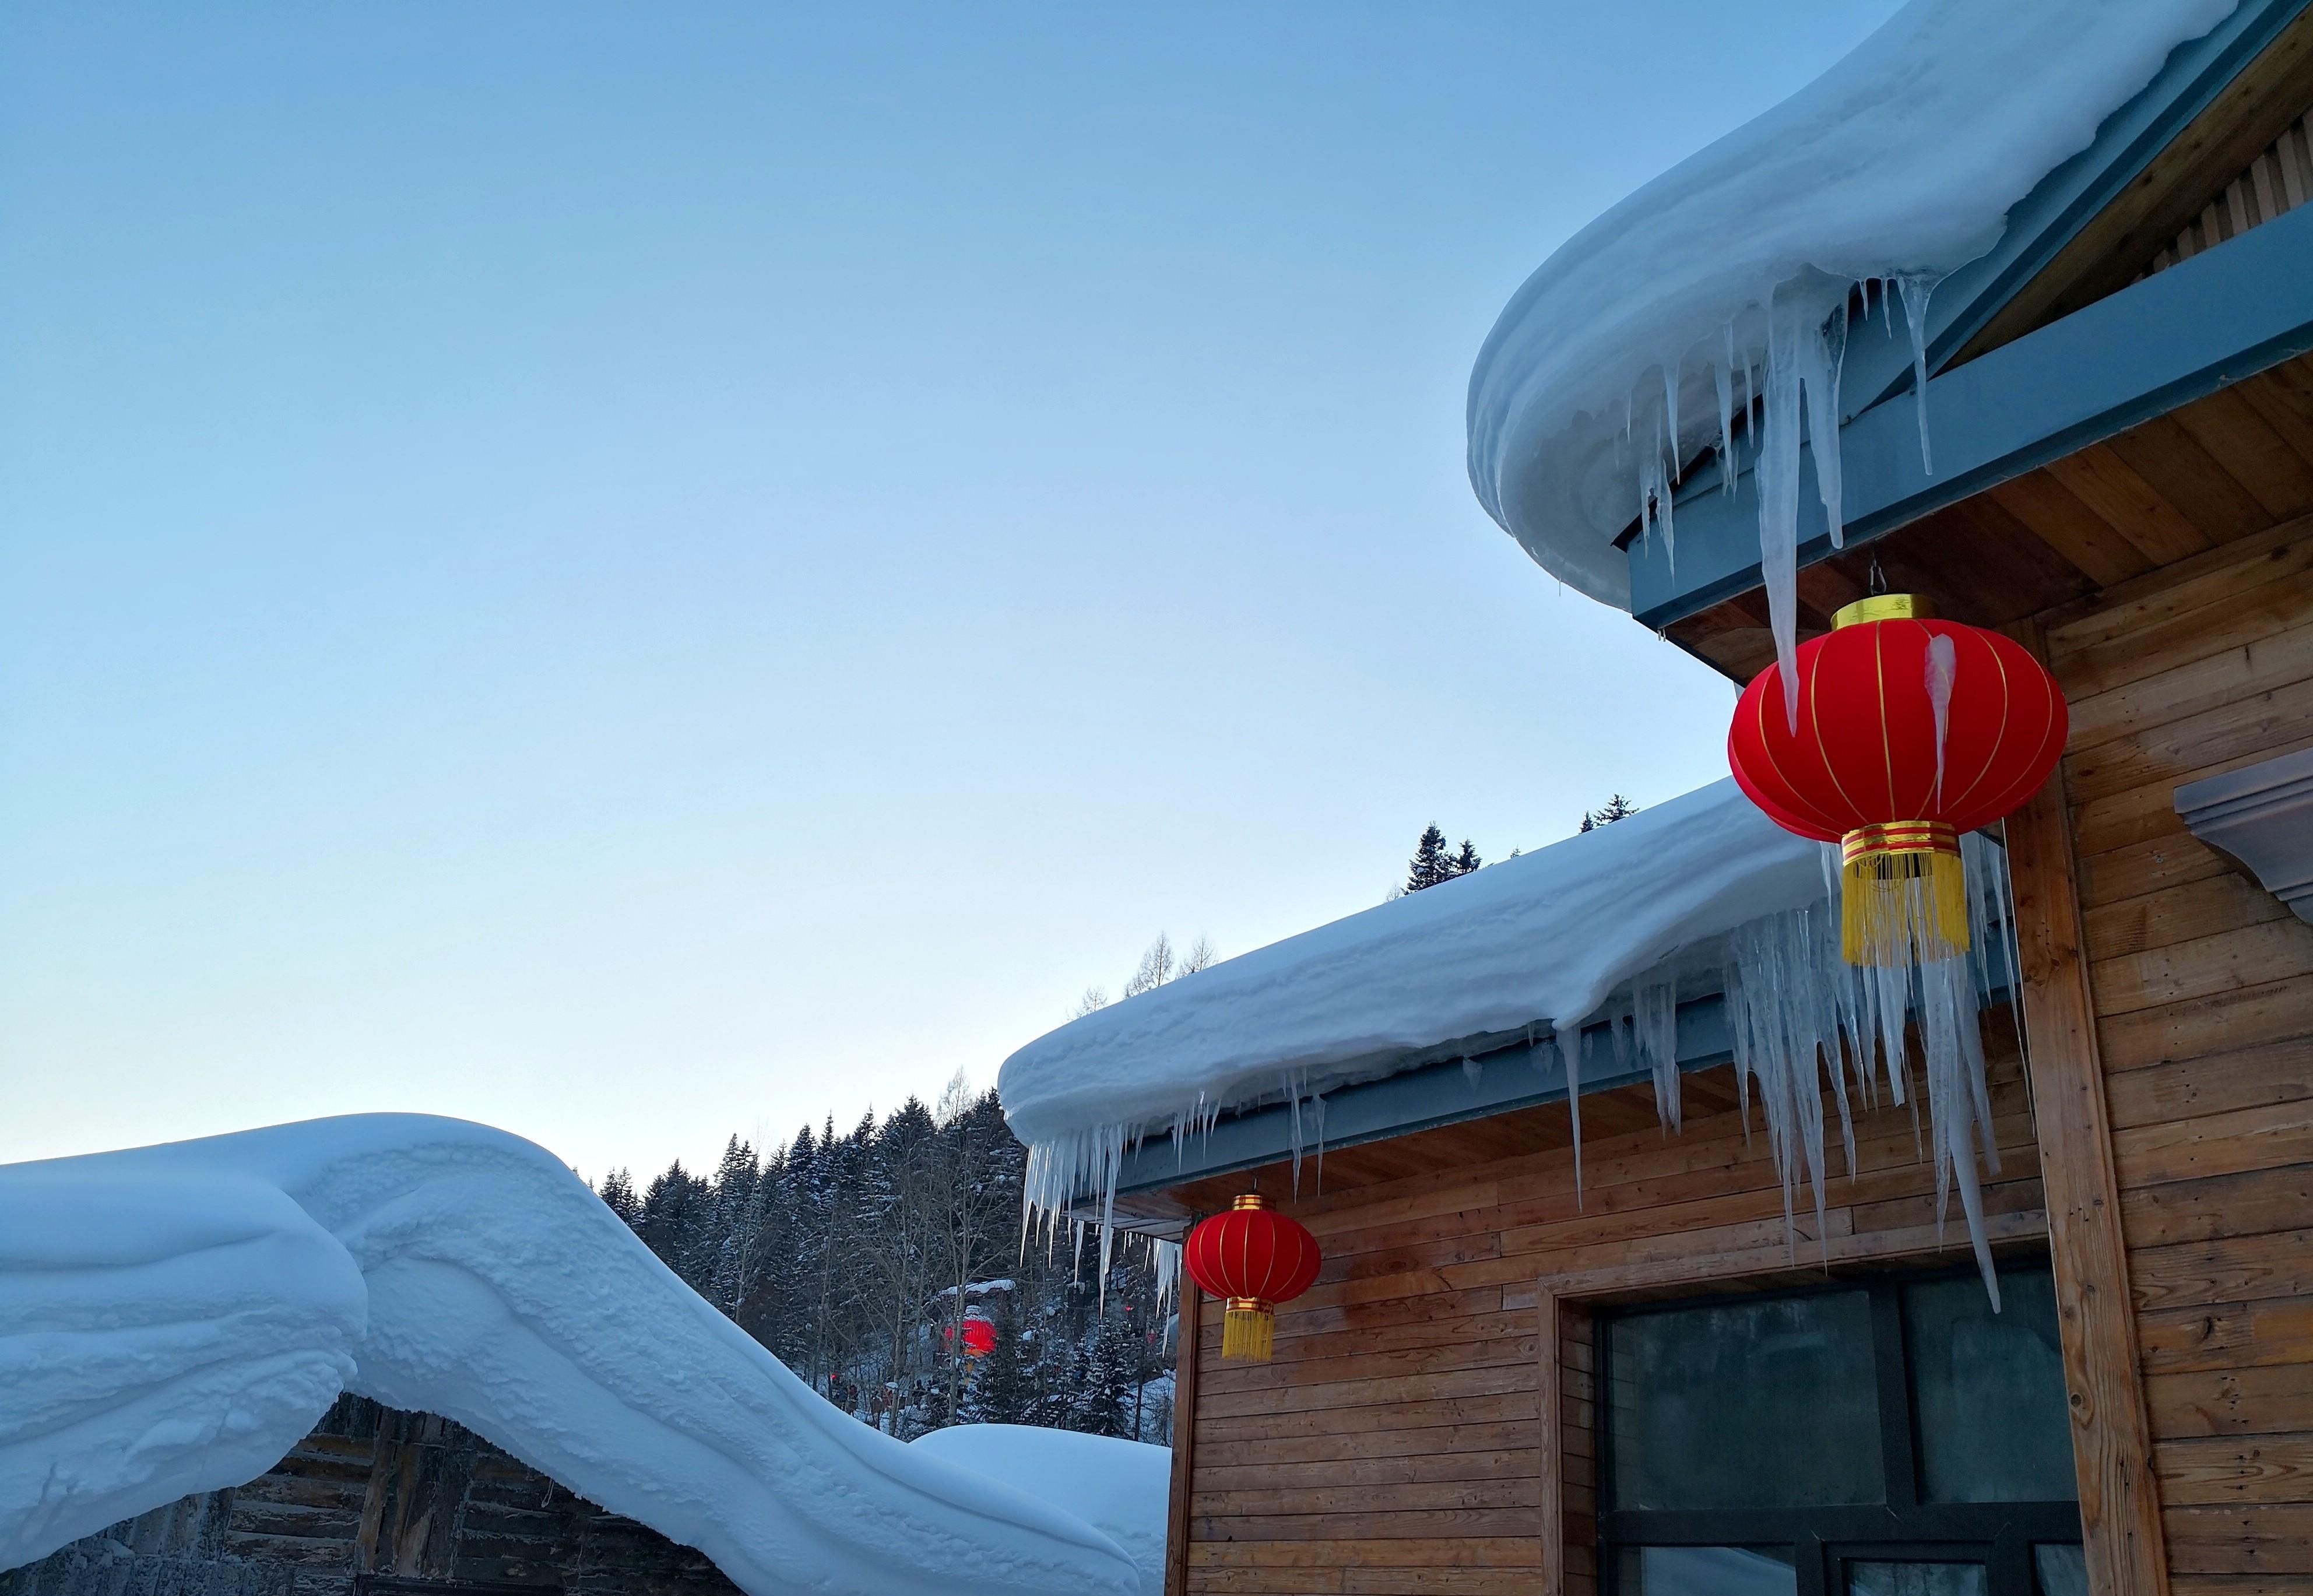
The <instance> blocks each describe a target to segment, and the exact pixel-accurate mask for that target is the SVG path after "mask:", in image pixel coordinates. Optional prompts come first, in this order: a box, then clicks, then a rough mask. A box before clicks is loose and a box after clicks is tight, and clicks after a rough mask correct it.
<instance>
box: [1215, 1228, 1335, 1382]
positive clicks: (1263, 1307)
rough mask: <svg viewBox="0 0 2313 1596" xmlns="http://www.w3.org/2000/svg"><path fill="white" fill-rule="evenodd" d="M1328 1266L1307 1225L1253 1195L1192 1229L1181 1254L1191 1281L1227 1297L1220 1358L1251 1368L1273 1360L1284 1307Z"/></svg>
mask: <svg viewBox="0 0 2313 1596" xmlns="http://www.w3.org/2000/svg"><path fill="white" fill-rule="evenodd" d="M1322 1262H1324V1259H1323V1257H1322V1256H1321V1255H1320V1254H1319V1253H1318V1251H1317V1239H1316V1238H1315V1236H1312V1235H1311V1234H1309V1231H1308V1230H1307V1228H1306V1226H1304V1225H1302V1224H1301V1223H1300V1222H1299V1221H1295V1220H1290V1219H1288V1218H1286V1217H1285V1216H1284V1215H1283V1214H1281V1213H1280V1212H1277V1211H1276V1210H1275V1209H1272V1208H1271V1207H1270V1205H1269V1199H1268V1198H1266V1197H1262V1196H1257V1195H1245V1196H1242V1197H1239V1198H1238V1199H1237V1200H1236V1206H1235V1207H1234V1208H1231V1209H1230V1210H1229V1211H1228V1212H1227V1213H1216V1214H1214V1215H1213V1216H1212V1217H1211V1218H1210V1219H1209V1220H1206V1221H1204V1222H1203V1223H1202V1224H1200V1225H1199V1226H1198V1227H1197V1228H1196V1229H1195V1230H1192V1231H1190V1232H1189V1239H1188V1241H1187V1242H1186V1243H1185V1244H1183V1247H1182V1249H1181V1266H1182V1267H1183V1268H1184V1269H1186V1270H1187V1271H1188V1272H1189V1278H1190V1279H1192V1280H1193V1281H1195V1282H1196V1283H1197V1284H1198V1286H1199V1287H1200V1289H1201V1290H1202V1291H1203V1292H1205V1294H1206V1295H1207V1296H1209V1297H1221V1298H1225V1299H1227V1302H1228V1309H1227V1311H1226V1313H1224V1314H1223V1316H1222V1318H1221V1356H1222V1357H1224V1358H1228V1359H1233V1360H1235V1361H1237V1362H1247V1363H1266V1362H1269V1359H1270V1354H1271V1350H1272V1349H1273V1348H1274V1346H1275V1345H1276V1340H1277V1305H1278V1304H1279V1303H1280V1302H1290V1301H1292V1300H1293V1299H1294V1298H1296V1297H1297V1296H1299V1295H1300V1294H1301V1293H1302V1292H1306V1291H1307V1290H1308V1289H1309V1286H1310V1283H1312V1282H1314V1281H1315V1279H1316V1278H1317V1265H1319V1264H1320V1263H1322Z"/></svg>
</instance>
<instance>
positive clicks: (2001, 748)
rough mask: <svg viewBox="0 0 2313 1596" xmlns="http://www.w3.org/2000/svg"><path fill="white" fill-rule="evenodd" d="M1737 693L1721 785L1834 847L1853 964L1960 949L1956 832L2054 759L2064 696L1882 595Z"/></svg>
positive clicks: (2038, 673) (1972, 640)
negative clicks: (1788, 686)
mask: <svg viewBox="0 0 2313 1596" xmlns="http://www.w3.org/2000/svg"><path fill="white" fill-rule="evenodd" d="M1795 665H1796V670H1795V673H1794V674H1795V675H1796V676H1797V678H1798V682H1799V718H1798V723H1797V724H1796V725H1794V724H1792V722H1791V719H1790V716H1789V715H1788V714H1787V713H1786V710H1785V706H1786V704H1787V702H1788V700H1787V698H1786V696H1785V691H1784V686H1783V676H1782V667H1781V665H1771V666H1768V667H1767V668H1766V669H1765V670H1763V671H1762V672H1760V673H1759V675H1757V676H1756V677H1755V678H1754V679H1753V681H1752V683H1751V684H1750V686H1748V687H1746V688H1745V689H1744V690H1743V699H1742V701H1741V702H1740V703H1739V704H1737V706H1736V710H1735V724H1734V726H1733V727H1731V728H1730V729H1729V730H1728V734H1727V763H1728V764H1729V765H1731V766H1732V767H1734V772H1735V780H1736V781H1737V784H1738V785H1740V786H1741V788H1742V789H1743V790H1744V792H1745V793H1746V794H1748V795H1749V797H1750V798H1751V801H1752V802H1753V803H1755V804H1756V805H1758V806H1759V807H1760V808H1761V809H1763V810H1764V811H1765V812H1766V816H1767V818H1768V819H1770V820H1772V821H1773V822H1774V823H1775V824H1777V825H1780V826H1781V827H1782V828H1783V829H1784V830H1785V831H1788V832H1793V833H1797V834H1798V835H1799V836H1802V837H1812V838H1814V839H1815V840H1816V841H1817V842H1837V843H1839V844H1840V850H1841V858H1842V869H1841V871H1840V900H1841V906H1842V925H1843V928H1844V930H1843V935H1842V948H1841V951H1842V953H1843V954H1844V955H1845V956H1846V957H1847V960H1848V962H1849V963H1851V964H1858V965H1900V964H1910V963H1912V962H1913V961H1914V960H1915V959H1936V958H1948V957H1952V956H1953V955H1954V954H1957V953H1961V952H1965V951H1966V948H1967V944H1968V931H1967V888H1966V880H1965V877H1964V875H1963V873H1962V870H1961V866H1960V852H1959V838H1960V834H1961V833H1964V832H1972V831H1974V830H1976V829H1977V828H1979V827H1981V826H1986V825H1990V824H1992V822H1994V821H1996V820H1999V819H2001V818H2003V817H2004V816H2008V815H2010V814H2012V813H2014V812H2015V811H2016V810H2017V809H2018V808H2019V807H2022V805H2023V804H2024V802H2025V800H2026V799H2027V798H2030V797H2031V796H2032V795H2033V794H2034V793H2035V792H2037V791H2038V790H2039V789H2040V784H2041V783H2042V782H2044V781H2045V780H2047V779H2048V772H2051V771H2053V770H2054V769H2055V768H2056V761H2057V760H2058V759H2059V758H2060V757H2062V754H2063V751H2064V736H2065V734H2066V731H2067V729H2068V728H2069V724H2070V722H2069V718H2068V716H2067V715H2066V712H2065V709H2064V695H2063V693H2062V691H2061V690H2060V689H2058V687H2057V686H2056V683H2055V681H2054V678H2053V677H2051V676H2050V675H2048V673H2047V671H2046V669H2045V667H2044V666H2041V664H2040V662H2039V661H2038V660H2036V659H2034V658H2033V657H2032V656H2031V655H2030V654H2029V653H2027V652H2026V651H2025V649H2024V648H2022V646H2021V645H2019V644H2018V643H2016V642H2014V641H2012V640H2011V639H2008V638H2005V637H2002V636H2001V635H2000V634H1999V633H1998V632H1994V631H1985V630H1983V629H1982V628H1980V627H1974V626H1962V625H1959V624H1957V622H1949V621H1940V620H1938V619H1936V615H1935V610H1934V608H1933V606H1931V605H1930V604H1928V602H1927V601H1926V600H1924V599H1921V598H1916V597H1913V596H1912V595H1908V594H1900V593H1890V594H1881V595H1876V596H1874V597H1871V598H1867V599H1863V600H1860V601H1859V602H1857V603H1855V604H1849V605H1848V606H1847V607H1846V608H1845V609H1843V610H1842V611H1840V612H1839V613H1838V614H1837V615H1836V616H1835V617H1834V619H1833V622H1832V630H1831V631H1830V632H1829V633H1827V634H1826V635H1825V636H1823V637H1820V638H1816V639H1813V640H1812V641H1810V642H1807V643H1803V644H1801V645H1800V646H1799V657H1798V659H1797V660H1796V661H1795Z"/></svg>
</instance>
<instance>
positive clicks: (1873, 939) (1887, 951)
mask: <svg viewBox="0 0 2313 1596" xmlns="http://www.w3.org/2000/svg"><path fill="white" fill-rule="evenodd" d="M1839 856H1840V872H1839V881H1840V889H1839V901H1840V949H1839V950H1840V953H1841V955H1842V957H1844V958H1845V959H1846V960H1847V962H1848V963H1849V964H1851V965H1897V966H1911V965H1913V964H1920V963H1925V962H1927V961H1930V960H1934V959H1946V958H1951V957H1956V956H1957V955H1959V954H1962V953H1966V951H1967V946H1968V930H1967V875H1966V869H1965V868H1964V866H1963V864H1962V860H1961V857H1960V851H1959V833H1958V832H1957V831H1956V830H1955V829H1954V828H1952V827H1951V826H1949V825H1948V824H1945V823H1944V822H1942V821H1940V820H1891V821H1888V822H1886V824H1880V825H1866V826H1859V827H1858V828H1856V829H1855V830H1854V831H1851V832H1849V833H1847V834H1846V835H1845V836H1843V837H1842V838H1841V839H1840V840H1839Z"/></svg>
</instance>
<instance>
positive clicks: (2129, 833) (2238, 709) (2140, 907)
mask: <svg viewBox="0 0 2313 1596" xmlns="http://www.w3.org/2000/svg"><path fill="white" fill-rule="evenodd" d="M2301 132H2302V129H2301V128H2300V129H2297V130H2295V131H2294V132H2293V134H2292V137H2298V136H2301ZM2296 170H2297V168H2296V167H2295V166H2293V165H2292V166H2287V167H2284V169H2283V175H2284V177H2285V176H2286V175H2287V173H2288V172H2294V171H2296ZM2283 191H2284V192H2286V193H2288V194H2290V195H2291V202H2292V203H2294V202H2297V201H2296V197H2295V194H2294V190H2287V189H2285V190H2283ZM2290 446H2291V448H2292V449H2297V450H2298V451H2299V452H2298V453H2297V454H2294V455H2293V456H2292V458H2293V459H2294V460H2295V462H2296V465H2297V469H2299V470H2300V471H2302V472H2309V473H2313V447H2304V446H2303V445H2300V443H2299V442H2298V441H2297V440H2295V439H2292V440H2291V445H2290ZM2046 635H2047V640H2048V649H2049V658H2050V662H2051V664H2052V665H2053V666H2054V669H2055V671H2056V674H2057V676H2058V678H2059V679H2060V680H2061V681H2062V683H2063V684H2064V687H2065V690H2066V692H2067V693H2068V694H2070V695H2071V700H2072V703H2073V706H2074V733H2073V737H2072V743H2071V748H2070V750H2069V752H2068V754H2067V756H2066V759H2065V762H2064V776H2065V780H2066V782H2067V784H2068V789H2069V792H2068V796H2069V798H2070V800H2071V824H2072V837H2073V844H2074V848H2075V851H2076V853H2077V856H2078V863H2079V881H2080V908H2081V922H2082V935H2083V952H2084V954H2085V957H2086V958H2087V961H2088V971H2089V988H2090V992H2091V995H2092V1001H2093V1007H2094V1010H2095V1015H2096V1025H2097V1035H2098V1045H2099V1048H2100V1051H2101V1054H2102V1057H2103V1063H2104V1069H2105V1071H2106V1074H2105V1083H2106V1104H2107V1107H2108V1109H2109V1113H2110V1118H2111V1124H2112V1141H2113V1161H2114V1166H2115V1170H2116V1172H2117V1177H2118V1180H2119V1186H2120V1193H2121V1196H2120V1202H2121V1215H2120V1217H2121V1226H2122V1231H2123V1235H2124V1240H2125V1242H2126V1246H2127V1253H2128V1264H2129V1278H2130V1284H2131V1289H2132V1292H2133V1299H2134V1309H2135V1319H2136V1342H2137V1348H2138V1354H2139V1356H2140V1358H2141V1360H2142V1368H2143V1371H2144V1391H2145V1399H2146V1406H2147V1410H2148V1414H2149V1417H2150V1424H2151V1430H2152V1441H2153V1466H2154V1470H2155V1474H2156V1477H2157V1480H2158V1484H2159V1491H2160V1497H2161V1503H2162V1523H2163V1528H2164V1530H2165V1531H2166V1537H2167V1542H2168V1564H2169V1568H2170V1572H2171V1579H2172V1588H2173V1589H2174V1590H2176V1591H2177V1592H2208V1593H2211V1596H2213V1593H2214V1592H2243V1593H2246V1592H2252V1591H2254V1592H2273V1591H2282V1590H2287V1591H2294V1592H2313V927H2309V926H2307V925H2305V924H2304V923H2303V922H2301V921H2298V920H2297V919H2295V918H2294V917H2293V916H2291V915H2290V914H2289V913H2287V912H2286V911H2285V910H2283V909H2282V906H2281V904H2279V903H2277V902H2276V901H2275V900H2274V899H2273V897H2272V895H2270V894H2268V893H2266V892H2265V890H2264V889H2263V888H2262V887H2260V886H2257V885H2256V883H2255V882H2253V881H2251V880H2250V879H2248V878H2247V877H2245V876H2243V875H2241V874H2240V873H2238V871H2236V870H2235V869H2232V867H2230V866H2229V864H2228V863H2227V862H2226V861H2225V860H2223V859H2222V858H2221V857H2220V856H2219V855H2217V854H2216V853H2214V852H2212V851H2211V850H2210V849H2208V848H2207V847H2205V846H2204V845H2203V844H2202V843H2200V842H2196V841H2195V840H2194V838H2193V837H2192V836H2191V835H2190V834H2189V833H2187V832H2186V831H2185V827H2184V824H2183V822H2182V821H2180V820H2179V819H2178V818H2177V812H2176V803H2175V791H2176V788H2177V785H2178V784H2179V783H2180V782H2184V781H2188V780H2193V779H2194V778H2196V777H2199V776H2203V775H2210V774H2214V773H2216V772H2221V771H2226V770H2232V769H2236V768H2238V767H2239V766H2242V765H2246V764H2252V763H2256V762H2258V761H2260V760H2263V759H2266V758H2270V757H2271V756H2273V754H2281V753H2283V752H2287V751H2289V750H2291V749H2296V748H2302V747H2306V746H2309V745H2313V527H2309V526H2308V525H2307V524H2306V523H2303V522H2298V523H2292V524H2289V525H2282V526H2280V527H2278V528H2276V529H2274V530H2273V531H2269V532H2265V533H2258V534H2256V535H2253V536H2250V537H2247V538H2244V539H2239V540H2236V541H2234V542H2229V543H2226V544H2222V545H2220V546H2218V547H2216V548H2214V549H2212V550H2210V551H2204V552H2202V553H2199V554H2196V555H2193V556H2191V557H2188V558H2186V559H2184V560H2179V561H2177V562H2175V563H2173V564H2171V565H2169V566H2168V567H2167V568H2165V569H2160V570H2159V571H2155V572H2152V573H2150V574H2147V575H2143V576H2140V577H2137V578H2133V579H2132V580H2130V581H2128V582H2126V583H2124V584H2121V585H2119V586H2115V587H2114V588H2112V589H2110V590H2108V591H2106V593H2105V594H2103V595H2101V596H2100V597H2098V599H2097V600H2095V601H2093V602H2092V603H2089V604H2084V605H2077V606H2073V607H2071V608H2070V609H2067V610H2063V611H2059V612H2057V613H2054V615H2052V616H2051V617H2050V618H2049V625H2048V627H2047V634H2046Z"/></svg>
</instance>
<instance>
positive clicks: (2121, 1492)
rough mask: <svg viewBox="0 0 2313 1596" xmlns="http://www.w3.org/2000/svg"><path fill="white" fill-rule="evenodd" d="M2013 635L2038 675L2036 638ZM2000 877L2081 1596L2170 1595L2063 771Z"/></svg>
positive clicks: (2040, 650)
mask: <svg viewBox="0 0 2313 1596" xmlns="http://www.w3.org/2000/svg"><path fill="white" fill-rule="evenodd" d="M2018 630H2021V631H2022V632H2023V633H2024V636H2023V637H2022V639H2021V640H2022V641H2023V642H2024V643H2025V645H2026V647H2027V648H2030V649H2031V650H2032V651H2033V653H2034V655H2035V656H2036V657H2037V658H2039V659H2040V660H2041V661H2042V662H2043V663H2044V664H2045V661H2046V659H2047V647H2046V643H2045V639H2044V637H2043V636H2042V634H2041V632H2040V630H2039V629H2038V628H2037V627H2036V626H2032V625H2029V624H2027V625H2026V626H2024V627H2021V628H2019V629H2018ZM2008 870H2009V877H2010V881H2011V882H2012V884H2013V886H2014V889H2015V895H2016V925H2017V945H2018V953H2019V956H2020V959H2021V963H2022V965H2023V974H2024V991H2023V1004H2022V1007H2023V1011H2024V1034H2025V1045H2026V1047H2025V1051H2026V1059H2025V1072H2026V1079H2027V1080H2029V1081H2030V1082H2031V1085H2032V1102H2033V1108H2034V1111H2035V1118H2036V1127H2037V1131H2038V1134H2039V1142H2040V1178H2041V1181H2042V1183H2043V1187H2042V1189H2043V1191H2044V1193H2045V1201H2046V1203H2047V1206H2048V1250H2049V1253H2050V1256H2051V1258H2052V1261H2053V1262H2054V1265H2055V1277H2056V1324H2057V1333H2058V1335H2059V1336H2060V1338H2061V1339H2062V1344H2063V1354H2064V1383H2065V1386H2066V1397H2067V1399H2068V1402H2069V1404H2070V1406H2071V1415H2072V1459H2073V1465H2074V1470H2075V1472H2076V1473H2077V1474H2078V1476H2079V1479H2080V1534H2081V1539H2082V1542H2083V1544H2084V1546H2085V1548H2086V1550H2087V1556H2088V1571H2089V1589H2091V1590H2094V1591H2098V1592H2109V1593H2110V1596H2166V1592H2168V1552H2167V1548H2166V1546H2165V1544H2164V1537H2163V1535H2162V1531H2161V1526H2160V1499H2159V1487H2158V1486H2157V1485H2156V1483H2155V1481H2154V1477H2153V1471H2152V1442H2151V1428H2150V1424H2149V1423H2148V1421H2147V1419H2146V1417H2145V1411H2144V1381H2143V1379H2142V1373H2141V1371H2140V1370H2139V1368H2138V1362H2137V1345H2136V1334H2135V1327H2134V1323H2133V1310H2132V1308H2131V1302H2132V1299H2131V1297H2130V1295H2129V1282H2128V1254H2127V1250H2126V1248H2125V1247H2124V1243H2123V1240H2122V1237H2121V1229H2120V1180H2119V1177H2118V1175H2117V1174H2116V1172H2115V1168H2114V1166H2113V1156H2112V1120H2111V1115H2110V1111H2109V1109H2108V1107H2107V1106H2106V1102H2105V1083H2104V1061H2103V1059H2102V1056H2101V1055H2100V1054H2099V1052H2098V1045H2097V1031H2096V1009H2095V1003H2094V1000H2093V998H2092V997H2091V995H2090V993H2089V973H2088V964H2087V961H2086V960H2085V959H2084V958H2083V957H2081V953H2080V948H2081V944H2082V940H2083V935H2082V931H2081V929H2080V883H2079V879H2078V877H2077V867H2076V864H2075V861H2074V860H2073V857H2072V841H2071V813H2070V807H2069V805H2068V804H2067V802H2066V799H2065V787H2064V777H2063V772H2062V771H2061V770H2059V771H2057V772H2055V773H2054V774H2053V775H2051V776H2050V777H2049V778H2048V780H2047V782H2046V783H2045V785H2044V786H2043V787H2042V788H2041V789H2040V790H2039V792H2038V793H2037V794H2036V795H2035V796H2034V798H2032V800H2031V802H2029V803H2028V804H2027V805H2026V806H2025V807H2023V808H2022V809H2021V810H2019V811H2018V812H2017V813H2016V814H2014V815H2012V816H2010V817H2009V820H2008Z"/></svg>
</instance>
